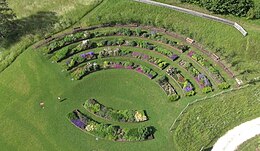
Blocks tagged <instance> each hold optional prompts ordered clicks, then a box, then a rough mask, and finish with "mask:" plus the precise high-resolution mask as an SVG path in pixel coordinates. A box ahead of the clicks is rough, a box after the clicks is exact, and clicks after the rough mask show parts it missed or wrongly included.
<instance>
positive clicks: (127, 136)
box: [67, 110, 155, 141]
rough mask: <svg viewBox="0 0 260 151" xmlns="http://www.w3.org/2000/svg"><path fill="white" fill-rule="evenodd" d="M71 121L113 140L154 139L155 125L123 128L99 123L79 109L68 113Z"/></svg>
mask: <svg viewBox="0 0 260 151" xmlns="http://www.w3.org/2000/svg"><path fill="white" fill-rule="evenodd" d="M67 117H68V119H69V120H70V122H71V123H72V124H73V125H75V126H76V127H78V128H80V129H81V130H83V131H85V132H87V133H89V134H92V135H94V136H95V137H99V138H103V139H107V140H113V141H144V140H149V139H153V138H154V137H153V134H154V132H155V129H154V127H152V126H150V127H137V128H121V127H120V126H114V125H110V124H104V123H98V122H97V121H95V120H93V119H91V118H90V117H88V116H86V115H84V114H83V113H82V112H80V111H79V110H74V111H73V112H70V113H69V114H68V116H67Z"/></svg>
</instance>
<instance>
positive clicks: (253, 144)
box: [237, 136, 260, 151]
mask: <svg viewBox="0 0 260 151" xmlns="http://www.w3.org/2000/svg"><path fill="white" fill-rule="evenodd" d="M259 147H260V137H259V136H256V137H254V138H252V139H250V140H248V141H247V142H245V143H243V144H242V145H241V146H239V148H238V149H237V151H253V150H256V148H259Z"/></svg>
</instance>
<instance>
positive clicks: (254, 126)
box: [211, 117, 260, 151]
mask: <svg viewBox="0 0 260 151" xmlns="http://www.w3.org/2000/svg"><path fill="white" fill-rule="evenodd" d="M256 135H260V117H259V118H256V119H254V120H251V121H248V122H245V123H243V124H241V125H239V126H237V127H235V128H233V129H232V130H229V131H228V132H227V133H226V134H225V135H223V136H222V137H220V138H219V139H218V141H217V142H216V143H215V145H214V146H213V149H212V150H211V151H235V150H236V149H237V148H238V146H239V145H241V144H242V143H243V142H245V141H247V140H249V139H250V138H253V137H255V136H256Z"/></svg>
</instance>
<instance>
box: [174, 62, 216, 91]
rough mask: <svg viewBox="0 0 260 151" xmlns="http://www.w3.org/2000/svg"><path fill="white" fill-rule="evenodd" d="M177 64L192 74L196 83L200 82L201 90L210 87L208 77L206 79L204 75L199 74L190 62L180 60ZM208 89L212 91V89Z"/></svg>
mask: <svg viewBox="0 0 260 151" xmlns="http://www.w3.org/2000/svg"><path fill="white" fill-rule="evenodd" d="M179 65H180V66H181V67H183V68H184V69H185V70H186V71H188V72H190V73H191V74H193V75H194V76H193V77H194V79H195V80H196V81H197V83H198V84H200V86H201V88H202V91H204V90H209V89H211V87H212V85H211V83H210V81H209V79H207V77H206V76H205V75H203V74H201V73H200V72H199V71H198V70H197V69H196V68H195V67H194V66H193V65H192V64H191V63H189V62H186V61H184V60H181V61H180V62H179ZM210 91H212V89H211V90H210Z"/></svg>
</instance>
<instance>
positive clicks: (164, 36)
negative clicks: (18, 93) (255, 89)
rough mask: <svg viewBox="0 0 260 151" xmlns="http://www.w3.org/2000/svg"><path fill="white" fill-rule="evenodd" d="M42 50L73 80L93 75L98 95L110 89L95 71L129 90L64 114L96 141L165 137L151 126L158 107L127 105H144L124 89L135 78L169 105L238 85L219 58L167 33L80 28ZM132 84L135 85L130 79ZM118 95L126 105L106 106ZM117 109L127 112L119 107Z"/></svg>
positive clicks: (127, 27)
mask: <svg viewBox="0 0 260 151" xmlns="http://www.w3.org/2000/svg"><path fill="white" fill-rule="evenodd" d="M39 49H40V51H42V52H43V54H44V55H45V56H46V58H48V59H49V60H50V61H51V62H52V63H58V64H59V65H60V66H61V68H62V72H67V73H68V74H69V76H68V77H69V79H68V80H71V81H73V82H78V81H79V82H80V81H83V83H84V84H87V85H88V83H85V82H84V80H85V79H88V77H89V76H90V75H92V77H91V79H92V80H94V81H91V84H92V85H91V87H92V88H93V90H97V89H98V88H96V87H95V86H98V85H100V84H103V85H104V86H105V87H106V86H107V85H108V84H109V82H106V83H100V82H102V80H100V78H99V77H97V79H95V77H96V73H95V72H100V74H102V75H103V76H102V77H103V78H104V79H103V80H104V81H105V80H108V79H109V80H111V81H117V82H118V83H117V84H115V85H109V86H107V87H110V88H111V89H113V87H119V88H121V90H122V89H125V90H124V91H115V92H112V93H105V94H106V95H107V96H102V97H101V96H92V97H89V98H84V100H82V105H81V106H78V108H75V109H74V110H72V111H70V112H69V113H64V114H67V118H68V121H69V122H68V125H69V123H71V124H72V125H74V126H75V128H78V129H79V130H81V131H82V133H86V135H92V136H93V137H95V139H96V140H99V139H105V140H111V141H120V142H128V141H150V140H156V136H158V135H157V133H160V131H157V127H156V125H157V124H155V125H154V122H155V121H153V122H150V120H151V119H152V117H150V112H152V110H150V109H151V105H152V106H154V105H155V104H153V103H152V104H149V103H150V102H145V104H147V105H145V106H143V105H142V106H141V108H131V107H130V106H129V104H124V102H125V100H131V99H132V100H137V99H139V101H142V98H138V97H137V96H138V95H137V96H136V95H135V93H131V90H128V89H127V88H128V87H127V86H125V88H124V85H123V83H125V82H126V80H125V79H131V78H132V77H133V75H136V74H140V75H143V78H144V79H145V81H147V82H148V81H150V83H153V84H150V83H147V82H142V81H140V83H135V86H134V89H135V90H137V91H141V89H146V91H148V92H151V94H148V95H151V96H153V95H154V94H153V92H155V91H156V94H157V93H158V94H159V93H160V95H161V96H166V97H167V98H168V99H167V100H163V101H165V102H167V103H174V102H178V101H182V100H183V99H184V98H187V97H196V96H197V97H203V96H206V95H207V94H214V93H217V92H220V91H222V90H223V89H228V88H230V87H233V86H235V85H234V79H233V74H232V72H231V71H230V70H229V69H227V68H226V67H225V66H224V65H223V64H222V63H221V61H220V60H219V58H218V56H216V55H215V54H211V53H209V52H207V51H205V50H204V49H203V48H201V47H199V45H198V44H197V43H196V42H194V41H193V40H192V39H189V38H187V39H185V38H184V37H181V36H179V35H176V34H174V33H170V32H168V31H166V30H164V29H158V28H153V27H148V26H135V25H134V26H133V25H116V26H96V27H90V28H86V29H82V28H79V29H74V30H73V32H72V33H67V34H64V35H60V36H56V37H54V38H53V37H49V38H48V39H46V40H45V42H44V43H43V44H42V46H41V47H40V48H39ZM108 70H111V71H112V72H113V73H115V74H116V73H118V74H119V75H120V74H122V72H124V73H128V74H124V75H125V77H124V78H120V79H118V77H117V76H114V77H106V75H109V73H108ZM126 71H127V72H126ZM128 71H129V72H128ZM130 72H131V74H129V73H130ZM98 79H99V80H98ZM137 80H139V79H137ZM128 82H130V83H131V80H129V81H127V83H128ZM95 83H96V84H95ZM83 87H84V86H82V88H83ZM89 88H90V87H89ZM92 88H91V89H92ZM140 88H141V89H140ZM157 89H161V90H160V91H158V90H157ZM89 91H90V92H91V91H92V90H89ZM125 93H129V95H126V94H125ZM144 94H145V95H147V93H144ZM64 95H65V96H64V97H66V94H64ZM75 95H76V94H75ZM118 95H119V96H121V97H120V98H121V99H122V101H121V102H115V104H114V105H113V104H112V105H111V104H110V106H108V105H106V103H107V101H112V102H113V100H105V99H112V98H115V97H116V96H118ZM88 96H89V95H88ZM124 97H125V98H124ZM123 100H124V101H123ZM165 102H163V103H165ZM158 103H160V102H159V101H158ZM118 104H120V106H123V108H117V107H116V106H118ZM143 123H148V124H143ZM169 124H171V123H169ZM128 125H131V126H130V127H129V126H128ZM159 135H160V134H159Z"/></svg>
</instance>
